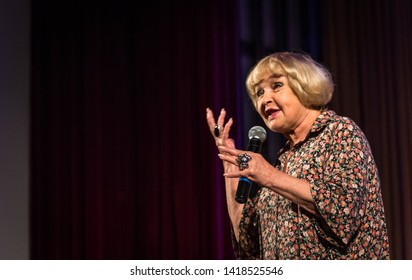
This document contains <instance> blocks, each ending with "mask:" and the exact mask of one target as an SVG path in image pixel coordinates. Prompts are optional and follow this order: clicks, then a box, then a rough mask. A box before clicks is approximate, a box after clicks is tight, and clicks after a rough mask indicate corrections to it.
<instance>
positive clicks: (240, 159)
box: [236, 153, 252, 171]
mask: <svg viewBox="0 0 412 280" xmlns="http://www.w3.org/2000/svg"><path fill="white" fill-rule="evenodd" d="M251 159H252V158H251V157H250V156H249V155H248V154H246V153H244V154H240V155H238V156H237V160H236V162H237V164H238V165H239V169H240V171H242V170H245V169H247V168H248V167H249V164H248V162H249V160H251Z"/></svg>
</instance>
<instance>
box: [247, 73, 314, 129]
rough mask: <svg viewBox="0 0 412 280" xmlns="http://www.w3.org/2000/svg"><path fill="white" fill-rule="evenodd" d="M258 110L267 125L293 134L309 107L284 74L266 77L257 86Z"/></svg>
mask: <svg viewBox="0 0 412 280" xmlns="http://www.w3.org/2000/svg"><path fill="white" fill-rule="evenodd" d="M255 93H256V96H257V107H256V108H257V110H258V112H259V114H260V116H261V117H262V119H263V120H264V122H265V123H266V126H267V127H268V128H269V129H270V130H272V131H276V132H280V133H282V134H293V133H294V132H295V130H296V129H297V127H299V125H300V124H302V123H303V121H304V119H305V117H306V116H307V114H308V111H309V109H308V108H306V107H305V106H303V105H302V103H301V102H300V101H299V99H298V97H297V96H296V95H295V94H294V92H293V91H292V89H291V88H290V86H289V83H288V80H287V78H286V77H285V76H284V75H272V76H269V74H268V75H267V76H265V77H264V79H263V80H262V82H261V83H260V84H259V85H257V87H256V88H255Z"/></svg>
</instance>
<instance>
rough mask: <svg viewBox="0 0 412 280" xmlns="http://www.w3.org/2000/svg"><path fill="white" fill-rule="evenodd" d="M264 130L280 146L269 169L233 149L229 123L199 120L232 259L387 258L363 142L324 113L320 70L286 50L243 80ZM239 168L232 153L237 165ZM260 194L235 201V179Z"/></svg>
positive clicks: (326, 92)
mask: <svg viewBox="0 0 412 280" xmlns="http://www.w3.org/2000/svg"><path fill="white" fill-rule="evenodd" d="M246 87H247V91H248V93H249V97H250V99H251V100H252V102H253V104H254V106H255V108H256V110H257V112H258V113H259V115H260V116H261V117H262V119H263V120H264V122H265V124H266V126H267V127H268V128H269V129H270V130H272V131H275V132H279V133H282V134H283V135H284V137H286V139H287V142H286V145H285V147H284V148H283V149H281V150H280V151H279V153H278V156H277V160H276V162H275V164H274V165H272V164H270V163H268V162H267V161H266V160H265V159H264V158H263V157H262V155H260V154H259V153H253V152H251V151H243V150H239V149H236V147H235V144H234V141H233V139H231V138H230V137H229V132H230V128H231V126H232V124H233V119H229V120H228V121H227V122H226V120H225V118H226V112H225V110H224V109H222V110H221V112H220V115H219V117H218V119H217V122H215V118H214V116H213V112H212V111H211V110H210V109H207V116H206V118H207V122H208V125H209V128H210V131H211V133H212V135H213V137H214V139H215V143H216V145H217V147H218V149H219V154H218V156H219V158H220V159H221V160H222V162H223V166H224V178H225V185H226V198H227V206H228V212H229V216H230V220H231V223H232V229H233V230H232V232H233V244H234V249H235V254H236V257H237V258H239V259H389V244H388V235H387V229H386V222H385V215H384V206H383V200H382V195H381V188H380V180H379V174H378V170H377V167H376V164H375V161H374V158H373V156H372V152H371V148H370V146H369V143H368V141H367V139H366V137H365V135H364V134H363V132H362V131H361V129H360V128H359V127H358V126H357V125H356V124H355V123H354V122H353V121H352V120H351V119H349V118H347V117H342V116H338V115H337V114H336V113H335V112H333V111H331V110H327V109H326V105H327V104H328V102H329V101H330V100H331V98H332V94H333V90H334V86H333V81H332V78H331V75H330V73H329V71H328V70H327V69H325V68H324V67H323V66H322V65H320V64H319V63H317V62H315V61H314V60H313V59H312V58H311V57H309V56H307V55H304V54H298V53H290V52H282V53H274V54H272V55H269V56H267V57H265V58H263V59H261V60H260V61H259V62H258V63H257V64H256V65H255V66H254V67H253V68H252V70H251V72H250V73H249V75H248V77H247V80H246ZM245 153H246V154H247V157H246V161H247V162H246V164H244V163H243V166H242V168H239V157H242V159H243V160H245V157H244V154H245ZM241 177H242V178H247V179H249V180H251V181H252V182H254V183H256V184H257V185H259V186H260V187H261V188H260V189H259V191H258V193H257V195H256V196H254V197H250V198H248V199H247V201H246V203H245V204H239V203H237V202H236V201H235V193H236V190H237V186H238V182H239V178H241Z"/></svg>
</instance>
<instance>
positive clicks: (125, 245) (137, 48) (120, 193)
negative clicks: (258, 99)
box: [30, 0, 239, 259]
mask: <svg viewBox="0 0 412 280" xmlns="http://www.w3.org/2000/svg"><path fill="white" fill-rule="evenodd" d="M140 4H142V5H140ZM236 34H237V31H236V7H235V1H233V0H228V1H226V0H225V1H220V0H208V1H148V2H145V3H144V4H143V3H140V2H139V1H96V2H93V1H64V0H63V1H51V0H50V1H48V0H34V1H32V69H31V71H32V89H31V196H30V202H31V205H30V209H31V212H30V217H31V236H30V241H31V258H32V259H231V258H233V252H232V247H231V240H230V223H229V219H228V215H227V209H226V204H225V193H224V186H223V176H222V174H223V170H222V168H221V162H220V161H219V160H218V158H217V149H216V148H215V146H214V142H213V139H212V137H211V135H210V133H209V131H208V127H207V125H206V120H205V117H206V107H210V108H212V109H213V110H215V112H217V111H218V110H220V108H221V107H225V108H226V110H227V111H228V113H229V114H230V115H231V116H236V114H237V113H238V112H237V104H236V96H237V95H238V94H239V93H238V91H239V90H238V86H237V85H238V69H239V66H238V62H237V61H238V59H237V56H238V52H237V44H236V42H237V40H236V36H237V35H236ZM234 133H235V135H236V130H235V131H234Z"/></svg>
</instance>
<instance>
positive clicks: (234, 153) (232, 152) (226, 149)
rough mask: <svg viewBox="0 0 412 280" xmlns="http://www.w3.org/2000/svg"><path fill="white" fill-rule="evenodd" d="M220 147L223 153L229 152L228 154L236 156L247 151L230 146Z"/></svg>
mask: <svg viewBox="0 0 412 280" xmlns="http://www.w3.org/2000/svg"><path fill="white" fill-rule="evenodd" d="M218 148H219V152H220V153H221V154H228V155H231V156H236V157H237V156H238V155H240V154H243V153H245V151H242V150H238V149H234V148H229V147H227V146H219V147H218Z"/></svg>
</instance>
